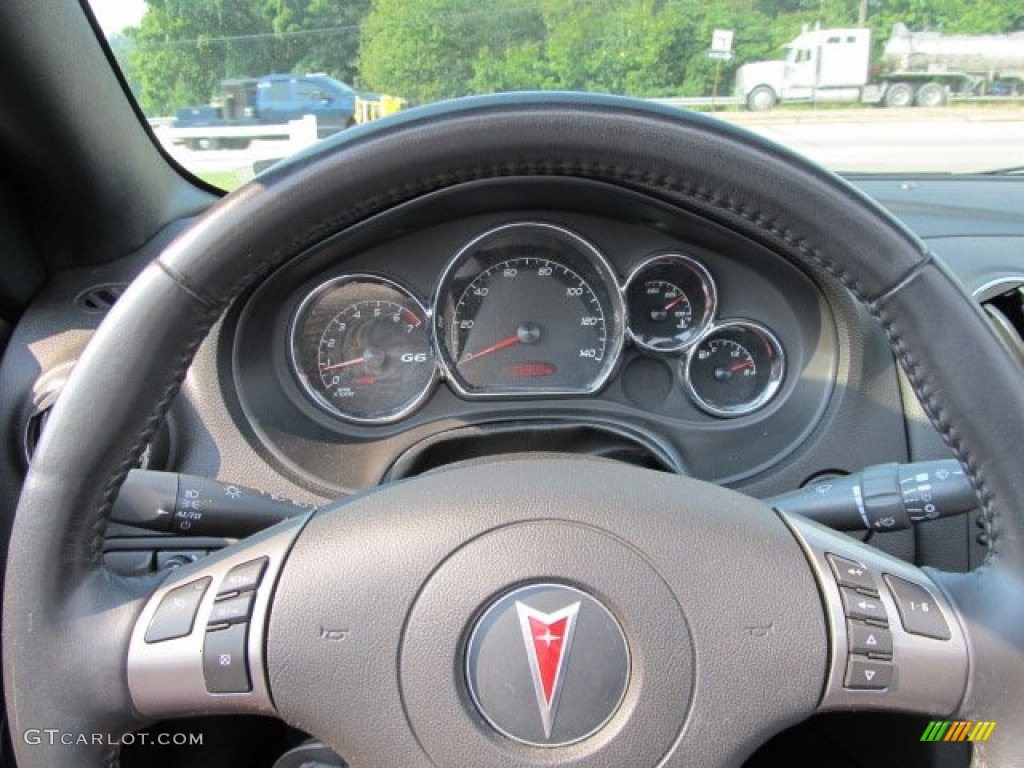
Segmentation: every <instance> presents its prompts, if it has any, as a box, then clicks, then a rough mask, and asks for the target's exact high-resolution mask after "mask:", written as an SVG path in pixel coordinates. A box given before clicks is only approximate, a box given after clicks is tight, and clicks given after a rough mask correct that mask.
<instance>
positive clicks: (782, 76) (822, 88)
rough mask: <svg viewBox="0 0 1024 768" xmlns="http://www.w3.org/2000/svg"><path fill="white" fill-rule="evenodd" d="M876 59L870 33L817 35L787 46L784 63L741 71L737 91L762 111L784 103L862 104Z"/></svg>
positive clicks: (823, 32)
mask: <svg viewBox="0 0 1024 768" xmlns="http://www.w3.org/2000/svg"><path fill="white" fill-rule="evenodd" d="M870 60H871V30H870V29H816V30H811V31H807V32H804V33H803V34H801V35H798V36H797V37H796V38H795V39H794V40H793V41H792V42H791V43H790V44H789V45H787V46H786V55H785V58H784V59H781V60H777V61H756V62H752V63H750V64H744V65H743V66H741V67H740V68H739V70H738V71H737V73H736V91H737V94H738V95H739V96H740V98H741V99H742V100H743V102H744V103H745V104H746V105H747V107H748V108H749V109H751V110H756V111H763V110H767V109H771V108H772V107H774V106H775V104H776V103H777V102H779V101H812V100H817V99H821V100H823V101H825V100H827V101H860V100H861V98H862V92H863V89H864V86H866V85H867V84H868V77H869V65H870Z"/></svg>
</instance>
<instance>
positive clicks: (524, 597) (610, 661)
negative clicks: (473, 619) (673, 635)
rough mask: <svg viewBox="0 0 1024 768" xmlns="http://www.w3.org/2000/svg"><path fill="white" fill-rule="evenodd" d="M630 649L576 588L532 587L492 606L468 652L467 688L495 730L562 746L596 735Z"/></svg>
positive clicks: (625, 674)
mask: <svg viewBox="0 0 1024 768" xmlns="http://www.w3.org/2000/svg"><path fill="white" fill-rule="evenodd" d="M629 669H630V658H629V646H628V645H627V643H626V637H625V635H624V634H623V632H622V628H621V627H620V626H619V623H618V622H617V621H616V620H615V617H614V616H613V615H612V613H611V612H610V611H609V610H608V609H607V608H606V607H605V606H604V605H603V604H602V603H601V602H600V601H599V600H597V599H595V598H594V597H592V596H590V595H589V594H587V593H586V592H583V591H581V590H579V589H576V588H575V587H569V586H565V585H562V584H533V585H529V586H525V587H519V588H517V589H514V590H512V591H511V592H509V593H507V594H506V595H504V596H503V597H501V598H499V599H498V600H497V601H496V602H495V603H493V604H492V605H491V606H490V607H489V608H488V609H487V610H486V611H485V612H484V614H483V615H482V616H481V617H480V620H479V621H478V622H477V623H476V627H475V628H474V629H473V633H472V634H471V635H470V638H469V643H468V646H467V650H466V683H467V685H468V687H469V693H470V696H471V697H472V699H473V703H474V704H475V705H476V708H477V709H478V710H479V711H480V714H481V715H483V717H484V719H485V720H487V722H488V723H490V725H491V726H492V727H493V728H494V729H495V730H496V731H498V732H499V733H501V734H503V735H505V736H507V737H508V738H510V739H513V740H515V741H517V742H519V743H521V744H526V745H528V746H534V747H562V746H567V745H569V744H573V743H575V742H578V741H581V740H583V739H585V738H587V737H588V736H590V735H591V734H593V733H595V732H597V731H598V730H600V728H601V727H602V726H603V725H604V724H605V723H607V722H608V721H609V720H610V719H611V717H612V716H613V715H614V714H615V712H616V711H617V710H618V708H619V705H620V704H621V703H622V698H623V696H624V695H625V693H626V686H627V684H628V682H629Z"/></svg>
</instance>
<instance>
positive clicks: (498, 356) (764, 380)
mask: <svg viewBox="0 0 1024 768" xmlns="http://www.w3.org/2000/svg"><path fill="white" fill-rule="evenodd" d="M510 198H511V199H510ZM544 199H548V200H551V201H553V202H555V201H557V202H556V204H554V205H545V206H538V205H535V204H531V205H529V206H524V205H523V204H522V202H521V201H523V200H528V201H531V202H533V203H535V201H538V200H544ZM224 332H225V339H226V340H228V341H229V342H230V344H231V345H232V350H233V351H232V355H231V361H230V364H231V367H232V373H233V379H234V382H233V383H234V388H235V391H236V392H237V396H238V405H239V407H240V409H241V411H242V413H243V419H242V420H243V421H244V422H245V423H246V424H247V425H248V426H249V428H250V429H251V434H252V436H253V439H254V441H255V442H256V443H257V444H258V446H259V449H260V450H261V451H263V452H265V454H266V455H268V456H269V457H271V458H272V460H273V461H275V463H276V464H277V465H278V467H279V468H281V469H282V470H283V471H292V472H297V475H298V476H297V478H296V479H297V480H298V481H299V482H304V483H306V484H311V485H312V486H314V487H322V488H326V489H329V490H330V492H331V493H334V494H338V493H346V492H352V491H354V490H360V489H362V488H365V487H369V486H371V485H375V484H377V483H378V482H380V481H381V480H383V479H393V478H395V477H401V476H405V474H406V473H407V472H409V471H413V470H414V471H425V470H426V469H429V468H432V466H433V465H434V464H433V462H434V461H435V460H436V459H431V458H430V457H431V456H433V457H438V456H441V455H442V454H448V455H449V456H450V455H456V456H464V457H465V458H473V457H476V456H482V455H488V454H494V453H506V452H521V451H525V450H530V451H545V450H551V451H557V450H561V449H562V446H563V443H564V442H565V441H567V440H568V439H569V438H568V436H567V434H568V433H569V432H572V433H574V437H575V438H578V437H579V433H580V431H583V432H584V433H585V435H587V436H588V439H592V440H593V441H595V443H597V444H598V446H599V447H598V448H597V449H596V450H598V451H604V452H609V451H610V452H616V451H619V452H622V453H625V454H630V455H634V456H638V457H642V458H641V459H640V461H641V462H642V463H645V464H646V465H651V466H659V467H661V468H663V469H666V470H669V471H674V472H684V473H692V474H696V475H697V476H700V477H707V478H708V479H715V480H719V481H723V480H724V481H730V480H731V481H735V480H737V479H739V478H743V477H746V476H750V475H752V474H754V473H757V472H759V471H763V469H764V468H765V467H766V466H770V465H771V464H772V463H773V462H777V461H779V460H780V459H781V458H783V457H785V456H786V455H787V454H788V453H789V452H791V451H792V450H794V449H795V448H796V447H797V446H799V445H800V443H801V441H802V439H803V437H804V436H805V435H806V434H807V432H808V430H811V429H813V428H814V426H815V425H816V424H817V422H818V420H819V419H820V417H821V415H822V414H823V413H824V411H825V409H826V406H827V405H828V402H829V398H830V395H831V393H832V390H833V388H834V386H835V384H836V371H837V366H838V337H837V327H836V322H835V318H834V316H833V308H832V305H831V303H830V302H829V301H828V300H827V299H826V298H825V295H824V294H823V292H822V289H821V288H820V287H819V285H818V283H817V281H816V279H815V278H814V276H811V275H807V274H804V273H803V272H801V271H799V270H798V269H796V268H795V267H793V266H792V265H790V264H789V263H788V262H786V261H784V260H782V259H781V258H780V257H778V256H776V255H775V254H774V253H772V252H770V251H768V250H767V249H765V248H763V247H761V246H759V245H757V244H756V243H753V242H750V241H747V240H744V239H742V238H738V237H736V236H735V235H734V234H732V233H730V232H728V231H726V230H724V229H719V228H717V227H713V226H711V225H709V224H708V223H707V222H705V221H698V220H696V219H692V218H690V217H688V216H686V215H684V214H682V213H680V212H679V211H677V210H674V209H669V208H667V207H665V208H662V207H660V206H657V205H655V204H652V202H651V201H650V200H649V199H646V198H642V197H640V196H633V195H631V194H630V193H627V192H623V191H622V190H618V189H616V190H612V189H609V188H605V187H603V186H601V185H597V184H594V183H591V182H571V181H559V182H554V181H551V180H548V181H544V182H539V181H529V182H512V181H505V182H503V183H501V184H490V183H488V184H482V185H479V188H460V189H457V190H455V191H450V192H448V193H444V194H439V195H437V196H436V197H434V198H431V199H428V200H426V201H421V202H419V203H418V204H416V205H415V206H411V207H409V208H406V209H403V210H402V211H400V212H395V213H392V214H390V215H387V216H383V217H381V218H380V219H378V220H374V221H371V222H368V223H367V224H366V225H363V226H361V227H359V228H358V231H350V232H348V233H346V234H345V235H344V236H343V237H338V238H335V239H332V240H329V241H328V242H325V243H324V244H322V245H321V246H319V247H318V248H316V249H314V251H312V252H310V253H307V254H305V255H304V256H302V257H300V258H299V259H296V260H294V261H292V262H291V263H290V264H289V265H288V266H286V267H285V268H284V269H282V270H280V271H279V272H278V273H277V274H275V275H273V276H272V277H271V278H270V279H268V280H267V281H265V282H264V283H263V284H262V285H261V286H260V287H259V288H258V289H257V290H256V291H255V292H253V293H252V295H251V296H249V297H248V298H247V300H246V301H245V302H244V303H243V304H242V305H241V308H240V310H239V311H238V312H237V313H236V314H235V315H233V316H232V317H230V318H229V320H228V321H227V323H226V325H225V329H224ZM726 445H729V446H731V447H730V448H728V449H725V446H726ZM723 457H727V458H724V459H723ZM448 460H450V458H449V459H448Z"/></svg>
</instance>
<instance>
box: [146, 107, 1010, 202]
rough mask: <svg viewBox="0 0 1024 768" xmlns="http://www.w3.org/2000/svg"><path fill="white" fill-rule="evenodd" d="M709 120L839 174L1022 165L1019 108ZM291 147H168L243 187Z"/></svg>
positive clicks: (726, 115)
mask: <svg viewBox="0 0 1024 768" xmlns="http://www.w3.org/2000/svg"><path fill="white" fill-rule="evenodd" d="M713 116H714V117H716V118H718V119H722V120H725V121H727V122H730V123H733V124H736V125H741V126H743V127H745V128H747V129H748V130H751V131H753V132H755V133H758V134H760V135H762V136H764V137H766V138H768V139H770V140H772V141H775V142H778V143H780V144H783V145H785V146H788V147H790V148H792V149H795V150H796V151H798V152H801V153H803V154H805V155H807V156H808V157H810V158H811V159H813V160H815V161H817V162H819V163H821V164H823V165H825V166H826V167H828V168H832V169H833V170H838V171H849V172H871V173H899V172H952V173H971V172H977V171H987V170H992V169H995V168H1008V167H1016V166H1024V106H1016V107H1010V106H1002V107H947V108H940V109H932V110H922V109H916V108H915V109H907V110H889V109H843V110H839V109H822V110H817V111H815V110H776V111H774V112H769V113H750V112H741V111H723V112H716V113H714V115H713ZM157 133H158V135H159V134H160V131H159V130H158V131H157ZM297 148H298V147H296V146H293V143H290V142H285V141H257V142H253V144H252V146H251V147H250V148H249V149H247V150H207V151H190V150H187V149H185V148H184V147H181V146H174V147H172V148H171V152H172V154H173V155H174V156H175V157H176V158H177V159H178V160H179V161H180V162H181V163H182V164H183V165H185V166H186V167H188V168H191V169H193V170H195V171H197V172H199V173H200V174H204V173H205V174H210V173H212V174H218V175H221V174H236V175H237V178H238V180H239V181H240V182H241V181H245V180H247V179H248V178H249V177H251V175H252V168H253V164H254V163H257V162H262V163H264V164H265V162H266V161H267V160H269V159H272V158H276V157H283V156H285V155H286V154H288V153H289V152H290V151H294V150H295V149H297ZM217 181H218V183H225V182H224V181H223V180H222V179H218V180H217Z"/></svg>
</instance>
